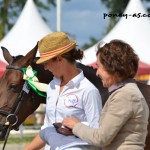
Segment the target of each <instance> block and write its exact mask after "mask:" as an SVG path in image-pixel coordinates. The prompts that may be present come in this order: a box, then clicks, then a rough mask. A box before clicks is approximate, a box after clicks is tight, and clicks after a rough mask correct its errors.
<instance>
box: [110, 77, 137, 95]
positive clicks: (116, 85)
mask: <svg viewBox="0 0 150 150" xmlns="http://www.w3.org/2000/svg"><path fill="white" fill-rule="evenodd" d="M127 83H135V80H134V79H131V78H129V79H127V80H124V81H121V82H118V83H116V84H113V85H112V86H110V87H109V88H108V92H109V93H112V92H114V91H115V90H117V89H119V88H121V87H123V86H124V85H125V84H127Z"/></svg>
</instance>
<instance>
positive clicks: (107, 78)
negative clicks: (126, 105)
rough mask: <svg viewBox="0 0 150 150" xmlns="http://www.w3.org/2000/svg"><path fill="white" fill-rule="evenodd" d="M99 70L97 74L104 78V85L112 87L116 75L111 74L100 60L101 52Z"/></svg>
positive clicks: (98, 63) (98, 62)
mask: <svg viewBox="0 0 150 150" xmlns="http://www.w3.org/2000/svg"><path fill="white" fill-rule="evenodd" d="M96 64H97V71H96V75H97V76H98V77H100V78H101V79H102V83H103V86H104V87H107V88H108V87H110V86H111V85H113V84H114V83H115V80H114V79H115V77H114V76H113V75H111V74H109V73H108V72H107V71H106V70H105V68H104V67H103V65H102V64H101V63H100V61H99V54H98V56H97V61H96Z"/></svg>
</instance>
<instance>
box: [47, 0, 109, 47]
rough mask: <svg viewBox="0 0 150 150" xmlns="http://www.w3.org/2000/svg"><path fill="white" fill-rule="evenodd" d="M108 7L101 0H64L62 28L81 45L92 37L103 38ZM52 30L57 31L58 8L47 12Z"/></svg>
mask: <svg viewBox="0 0 150 150" xmlns="http://www.w3.org/2000/svg"><path fill="white" fill-rule="evenodd" d="M104 12H107V9H106V8H105V6H104V5H103V4H101V2H100V0H71V1H70V2H66V1H64V0H62V17H61V30H62V31H64V32H68V33H70V34H71V35H73V36H75V39H76V40H77V43H78V45H79V46H82V45H83V44H85V43H88V42H89V41H90V40H89V39H90V37H94V38H97V39H101V38H102V37H103V34H104V33H105V31H106V26H107V24H108V20H106V19H103V13H104ZM45 17H46V18H47V19H48V25H49V27H50V28H51V30H53V31H56V8H55V7H52V9H51V10H50V12H49V13H48V12H47V13H46V14H45Z"/></svg>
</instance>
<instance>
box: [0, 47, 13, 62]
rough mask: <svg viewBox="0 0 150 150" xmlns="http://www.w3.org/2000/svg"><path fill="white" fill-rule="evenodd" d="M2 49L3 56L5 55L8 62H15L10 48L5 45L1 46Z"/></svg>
mask: <svg viewBox="0 0 150 150" xmlns="http://www.w3.org/2000/svg"><path fill="white" fill-rule="evenodd" d="M1 49H2V51H3V56H4V58H5V60H6V61H7V62H8V64H11V63H12V62H13V57H12V56H11V54H10V53H9V51H8V49H7V48H5V47H3V46H2V47H1Z"/></svg>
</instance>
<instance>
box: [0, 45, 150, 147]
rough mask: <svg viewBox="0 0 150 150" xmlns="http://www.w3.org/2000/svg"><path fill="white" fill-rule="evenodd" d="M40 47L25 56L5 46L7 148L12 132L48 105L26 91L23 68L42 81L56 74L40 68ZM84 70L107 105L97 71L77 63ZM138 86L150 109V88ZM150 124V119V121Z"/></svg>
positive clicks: (0, 84)
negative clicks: (31, 70) (15, 53)
mask: <svg viewBox="0 0 150 150" xmlns="http://www.w3.org/2000/svg"><path fill="white" fill-rule="evenodd" d="M37 48H38V46H37V45H36V46H35V47H34V48H33V49H32V50H31V51H29V52H28V53H27V54H26V55H25V56H15V57H14V56H12V55H11V54H10V53H9V51H8V50H7V49H6V48H4V47H2V50H3V56H4V58H5V60H6V61H7V63H8V64H9V65H8V66H7V67H6V71H5V72H4V74H3V76H2V78H1V80H0V140H1V141H4V146H3V149H4V147H5V145H6V142H7V139H8V136H9V132H10V131H11V130H18V128H19V126H20V124H22V123H23V122H24V121H25V119H26V118H27V117H28V116H29V115H30V114H32V113H33V112H34V111H35V110H36V109H37V108H38V107H39V105H40V104H42V103H46V99H45V97H42V96H39V95H38V94H37V93H36V92H35V91H34V90H32V89H28V87H27V89H26V86H27V85H26V84H25V83H26V82H25V81H24V80H23V72H22V68H26V67H28V66H29V65H31V66H32V68H33V70H37V72H38V74H37V77H38V79H39V82H42V83H49V82H50V81H51V80H52V79H53V75H52V73H50V72H48V71H45V70H44V67H43V65H37V64H36V60H37V58H36V57H35V56H36V53H37ZM76 65H77V67H78V68H81V69H82V70H83V73H84V75H85V77H87V79H89V80H90V81H91V82H92V83H93V84H94V85H95V86H96V87H97V89H98V90H99V92H100V94H101V97H102V104H103V105H104V104H105V102H106V100H107V98H108V96H109V93H108V90H107V88H105V87H103V84H102V81H101V79H100V78H99V77H97V76H96V69H94V68H92V67H89V66H85V65H83V64H81V63H77V64H76ZM137 85H138V87H139V89H140V90H141V92H142V93H143V95H144V96H145V98H146V100H147V103H148V106H149V107H150V96H149V92H150V86H149V85H146V84H144V83H140V82H138V81H137ZM149 122H150V120H149ZM149 149H150V126H148V135H147V139H146V147H145V150H149Z"/></svg>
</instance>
